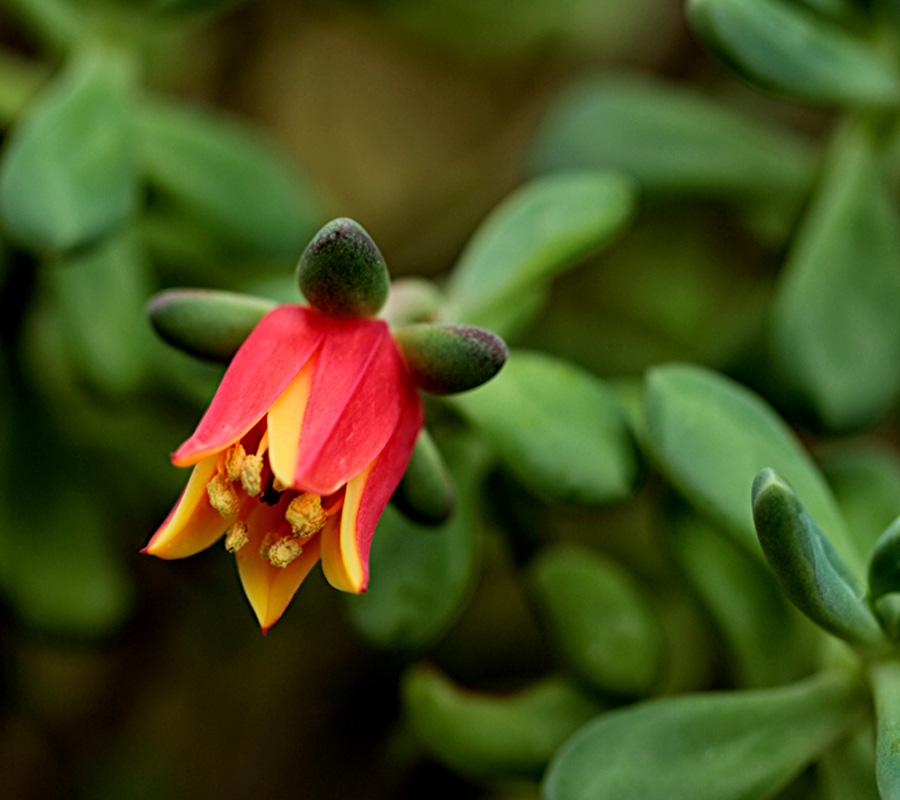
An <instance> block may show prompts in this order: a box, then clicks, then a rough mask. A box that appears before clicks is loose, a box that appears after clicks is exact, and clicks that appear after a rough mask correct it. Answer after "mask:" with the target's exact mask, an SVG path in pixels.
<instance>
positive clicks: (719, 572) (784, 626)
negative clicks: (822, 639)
mask: <svg viewBox="0 0 900 800" xmlns="http://www.w3.org/2000/svg"><path fill="white" fill-rule="evenodd" d="M672 533H673V535H672V551H673V553H674V555H675V558H676V560H677V562H678V564H679V566H680V567H681V569H682V570H683V571H684V573H685V574H686V576H687V578H688V580H689V581H690V583H691V585H692V586H693V588H694V590H695V591H696V592H697V594H698V595H699V597H700V599H701V600H702V602H703V605H704V606H705V607H706V609H707V610H708V611H709V613H710V616H711V617H712V619H713V621H714V622H715V625H716V627H717V628H718V630H719V632H720V633H721V636H722V639H723V643H724V645H725V648H726V650H727V651H728V656H729V664H730V666H731V670H732V674H733V675H734V677H735V679H736V682H737V685H738V686H741V687H745V688H748V689H749V688H753V689H756V688H763V687H766V686H780V685H782V684H784V683H788V682H790V681H795V680H799V679H800V678H801V677H803V676H805V675H808V674H809V673H810V672H811V671H812V669H813V666H814V663H815V658H816V651H817V648H816V643H817V641H818V640H817V638H816V635H815V634H816V632H817V629H816V628H815V626H813V625H810V624H809V620H808V619H806V617H804V616H803V615H801V614H800V613H799V612H798V611H797V609H796V608H794V606H793V604H792V603H790V602H789V601H788V599H787V598H786V597H785V596H784V594H783V593H782V592H781V590H780V589H779V588H778V585H777V583H776V581H775V578H774V576H773V575H772V571H771V570H770V569H769V568H768V567H767V566H766V565H765V564H763V563H761V562H760V561H759V559H756V558H754V557H753V556H752V555H751V554H750V553H748V552H747V550H746V549H745V548H743V547H741V546H740V545H739V544H738V543H737V542H735V541H734V540H733V539H732V538H731V537H729V536H728V535H726V534H724V533H722V531H721V530H720V529H719V528H716V527H714V526H712V525H711V524H710V523H709V522H708V521H707V520H705V519H703V518H701V517H699V516H698V515H696V514H693V513H691V514H685V515H683V516H681V517H680V518H678V519H676V520H675V521H674V525H673V532H672Z"/></svg>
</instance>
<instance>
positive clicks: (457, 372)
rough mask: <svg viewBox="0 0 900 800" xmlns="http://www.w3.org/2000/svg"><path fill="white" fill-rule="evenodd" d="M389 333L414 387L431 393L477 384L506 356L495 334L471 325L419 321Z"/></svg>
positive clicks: (507, 352) (500, 365)
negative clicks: (400, 354) (391, 333)
mask: <svg viewBox="0 0 900 800" xmlns="http://www.w3.org/2000/svg"><path fill="white" fill-rule="evenodd" d="M393 334H394V340H395V341H396V342H397V345H398V347H399V348H400V352H401V353H402V354H403V360H404V361H405V362H406V368H407V370H408V371H409V373H410V374H411V375H412V378H413V380H414V381H415V384H416V386H418V387H419V388H420V389H423V390H424V391H426V392H432V393H433V394H455V393H456V392H466V391H468V390H469V389H474V388H475V387H476V386H481V384H483V383H486V382H487V381H489V380H490V379H491V378H493V377H494V375H496V374H497V373H498V372H499V371H500V368H501V367H502V366H503V365H504V364H505V363H506V358H507V356H509V350H508V349H507V347H506V343H505V342H504V341H503V340H502V339H501V338H500V337H499V336H497V335H496V334H494V333H491V332H490V331H487V330H485V329H484V328H476V327H475V326H474V325H440V324H429V323H422V324H419V325H407V326H405V327H403V328H397V329H395V330H394V331H393Z"/></svg>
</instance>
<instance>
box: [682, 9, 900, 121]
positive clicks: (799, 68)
mask: <svg viewBox="0 0 900 800" xmlns="http://www.w3.org/2000/svg"><path fill="white" fill-rule="evenodd" d="M687 8H688V19H689V20H690V22H691V26H692V27H693V29H694V31H695V32H696V33H697V35H698V36H699V37H700V38H701V39H702V40H703V41H704V42H705V43H706V44H707V45H708V46H709V47H710V48H711V49H712V50H713V51H714V52H715V53H716V54H717V55H718V56H719V57H720V58H721V59H722V60H723V61H724V62H725V63H726V64H728V66H730V67H731V68H732V69H734V70H735V71H736V72H737V73H738V74H739V75H741V76H743V77H744V78H746V79H747V80H750V81H752V82H753V83H756V84H758V85H759V86H762V87H763V88H766V89H772V90H775V91H778V92H784V93H786V94H790V95H793V96H795V97H798V98H801V99H804V100H808V101H810V102H812V103H818V104H826V105H841V106H845V105H849V106H872V105H874V106H894V105H896V104H897V103H898V102H900V79H898V77H897V74H896V72H895V71H894V69H893V68H892V67H891V66H889V65H888V64H887V63H886V62H885V61H883V60H882V59H881V57H880V56H879V55H878V50H877V49H876V48H874V47H871V46H870V45H869V44H868V43H867V42H865V41H863V40H861V39H856V38H855V37H854V36H853V35H852V34H850V33H848V32H846V31H845V30H843V29H842V28H840V27H838V26H837V25H835V24H833V23H831V22H829V21H828V20H826V19H824V18H823V17H821V16H819V15H817V14H815V13H814V12H813V11H810V10H808V9H804V8H801V7H798V6H797V5H796V4H794V5H792V4H790V3H785V2H782V0H690V2H689V3H688V7H687Z"/></svg>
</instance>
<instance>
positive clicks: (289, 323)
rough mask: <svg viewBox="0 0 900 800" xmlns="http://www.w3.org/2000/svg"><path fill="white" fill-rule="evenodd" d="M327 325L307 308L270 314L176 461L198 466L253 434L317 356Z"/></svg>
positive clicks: (240, 352) (237, 357)
mask: <svg viewBox="0 0 900 800" xmlns="http://www.w3.org/2000/svg"><path fill="white" fill-rule="evenodd" d="M327 327H328V321H327V320H326V319H325V317H323V316H322V315H321V314H318V313H316V312H315V311H312V310H310V309H308V308H305V307H304V306H298V305H287V306H279V307H278V308H276V309H274V310H273V311H270V312H269V313H268V314H266V316H264V317H263V318H262V320H260V323H259V325H257V326H256V328H254V329H253V333H251V334H250V336H248V337H247V340H246V341H245V342H244V344H242V345H241V349H240V350H238V351H237V353H236V354H235V356H234V358H233V359H232V361H231V364H230V365H229V366H228V369H227V371H226V372H225V376H224V377H223V378H222V383H220V384H219V388H218V390H217V391H216V395H215V397H213V399H212V402H211V403H210V404H209V408H208V409H207V410H206V413H205V414H204V415H203V419H202V420H200V424H199V425H198V426H197V430H196V431H194V435H193V436H191V438H190V439H188V440H187V441H186V442H185V443H184V444H182V445H181V447H179V448H178V450H176V451H175V454H174V455H173V456H172V462H173V463H174V464H175V465H176V466H179V467H186V466H190V465H191V464H196V463H197V462H198V461H202V460H203V459H204V458H206V457H207V456H209V455H210V454H211V453H216V452H218V451H220V450H223V449H224V448H226V447H228V446H229V445H230V444H232V443H234V442H236V441H237V440H238V439H240V438H241V437H242V436H243V435H244V434H245V433H247V431H249V430H250V429H251V428H252V427H253V426H254V425H256V423H257V422H259V420H260V419H262V417H263V415H264V414H265V413H266V411H268V410H269V407H270V406H271V405H272V403H274V402H275V401H276V400H277V399H278V397H279V396H280V395H281V393H282V392H283V391H284V390H285V389H286V388H287V386H288V384H289V383H290V382H291V381H292V380H293V379H294V377H295V376H296V375H297V373H298V372H299V371H300V370H301V368H302V367H303V365H304V364H305V363H306V362H307V360H308V359H309V357H310V356H311V355H312V354H313V353H314V352H315V350H316V348H317V347H318V346H319V343H320V342H321V341H322V337H323V336H324V334H325V331H326V328H327Z"/></svg>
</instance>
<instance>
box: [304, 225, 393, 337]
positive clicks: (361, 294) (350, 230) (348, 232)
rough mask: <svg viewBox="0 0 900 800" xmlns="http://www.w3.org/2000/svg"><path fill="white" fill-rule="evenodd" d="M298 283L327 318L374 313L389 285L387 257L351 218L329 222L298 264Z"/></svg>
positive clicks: (314, 306)
mask: <svg viewBox="0 0 900 800" xmlns="http://www.w3.org/2000/svg"><path fill="white" fill-rule="evenodd" d="M297 283H298V284H299V286H300V291H301V292H302V293H303V296H304V297H305V298H306V299H307V301H309V304H310V306H311V307H312V308H314V309H315V310H316V311H318V312H320V313H322V314H325V315H326V316H328V317H341V318H352V319H366V318H369V317H374V316H375V315H376V314H377V313H378V312H379V310H380V309H381V307H382V306H383V305H384V302H385V300H387V296H388V290H389V288H390V279H389V278H388V272H387V267H386V266H385V263H384V258H383V257H382V255H381V253H380V252H379V250H378V248H377V247H376V246H375V242H373V241H372V239H371V238H369V234H367V233H366V232H365V230H363V228H362V226H360V225H359V224H358V223H356V222H354V221H353V220H352V219H346V218H340V219H335V220H332V221H331V222H329V223H328V224H327V225H326V226H325V227H324V228H322V230H320V231H319V232H318V233H317V234H316V235H315V236H314V237H313V240H312V242H310V244H309V246H308V247H307V248H306V250H304V251H303V255H301V256H300V261H299V263H298V264H297Z"/></svg>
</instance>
